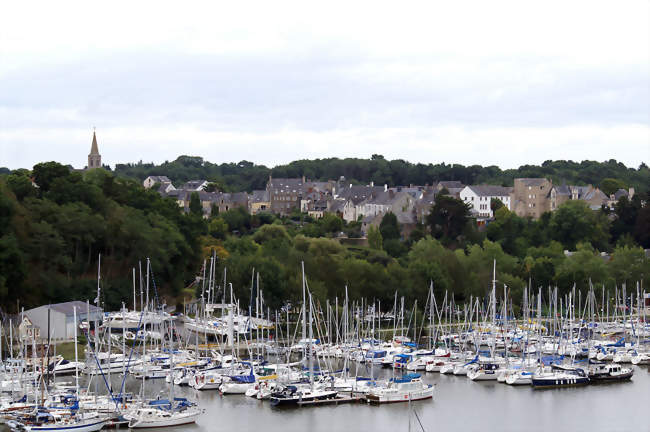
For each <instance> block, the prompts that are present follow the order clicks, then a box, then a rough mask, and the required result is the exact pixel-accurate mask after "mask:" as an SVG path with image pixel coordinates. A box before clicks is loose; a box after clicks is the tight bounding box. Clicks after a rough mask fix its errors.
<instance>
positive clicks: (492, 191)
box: [467, 185, 512, 196]
mask: <svg viewBox="0 0 650 432" xmlns="http://www.w3.org/2000/svg"><path fill="white" fill-rule="evenodd" d="M467 187H468V188H470V189H471V190H472V191H473V192H474V193H475V194H476V195H478V196H508V195H510V192H512V188H510V187H503V186H493V185H476V186H467Z"/></svg>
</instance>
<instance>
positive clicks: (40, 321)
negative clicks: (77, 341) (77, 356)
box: [21, 300, 103, 342]
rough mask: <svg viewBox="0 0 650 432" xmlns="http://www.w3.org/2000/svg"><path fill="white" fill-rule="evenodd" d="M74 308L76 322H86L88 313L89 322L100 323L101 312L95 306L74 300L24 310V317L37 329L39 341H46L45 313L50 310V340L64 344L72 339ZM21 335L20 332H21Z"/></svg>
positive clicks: (46, 325)
mask: <svg viewBox="0 0 650 432" xmlns="http://www.w3.org/2000/svg"><path fill="white" fill-rule="evenodd" d="M74 308H76V309H77V321H78V322H81V321H86V320H88V312H90V322H91V323H92V322H94V321H98V322H100V323H101V322H102V317H103V311H102V309H101V308H99V307H97V306H93V305H90V306H88V305H87V304H86V303H84V302H81V301H78V300H75V301H71V302H65V303H57V304H51V305H44V306H39V307H37V308H34V309H30V310H26V311H25V317H26V318H28V319H29V323H30V324H31V325H32V326H34V327H35V328H37V329H38V331H37V332H36V334H38V335H39V336H40V338H41V340H43V341H45V340H47V328H48V324H47V311H48V309H49V310H50V338H51V340H52V341H56V342H64V341H71V340H73V339H74ZM21 333H22V332H21Z"/></svg>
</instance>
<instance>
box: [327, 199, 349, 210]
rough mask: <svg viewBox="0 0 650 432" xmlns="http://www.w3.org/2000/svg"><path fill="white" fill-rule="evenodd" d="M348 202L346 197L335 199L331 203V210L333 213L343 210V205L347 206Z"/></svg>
mask: <svg viewBox="0 0 650 432" xmlns="http://www.w3.org/2000/svg"><path fill="white" fill-rule="evenodd" d="M346 202H347V200H344V199H335V200H333V201H332V203H331V204H330V209H329V211H330V212H332V213H336V212H342V211H343V207H345V203H346Z"/></svg>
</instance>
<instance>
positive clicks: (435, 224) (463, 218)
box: [427, 195, 470, 243]
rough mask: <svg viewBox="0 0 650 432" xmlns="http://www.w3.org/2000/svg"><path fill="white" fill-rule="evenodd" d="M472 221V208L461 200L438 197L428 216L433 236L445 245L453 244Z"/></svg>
mask: <svg viewBox="0 0 650 432" xmlns="http://www.w3.org/2000/svg"><path fill="white" fill-rule="evenodd" d="M469 220H470V207H469V205H468V204H465V203H464V202H462V201H461V200H459V199H456V198H453V197H450V196H447V195H438V196H436V202H435V204H434V205H433V206H432V207H431V211H430V212H429V214H428V215H427V224H428V225H429V228H430V229H431V234H432V235H433V236H434V237H435V238H437V239H441V240H442V241H443V243H451V242H454V241H456V240H457V238H458V237H459V236H460V235H461V234H462V233H463V230H464V229H465V227H466V226H467V224H468V222H469Z"/></svg>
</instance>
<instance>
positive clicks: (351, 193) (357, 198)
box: [338, 186, 384, 205]
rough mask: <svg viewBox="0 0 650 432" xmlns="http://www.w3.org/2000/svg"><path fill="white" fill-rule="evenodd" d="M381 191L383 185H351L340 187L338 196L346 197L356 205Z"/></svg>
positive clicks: (382, 190)
mask: <svg viewBox="0 0 650 432" xmlns="http://www.w3.org/2000/svg"><path fill="white" fill-rule="evenodd" d="M383 192H384V187H383V186H351V187H347V188H343V189H341V190H340V191H339V193H338V198H344V199H348V200H350V201H352V203H353V204H355V205H356V204H359V203H360V202H362V201H365V200H367V199H369V198H372V197H373V196H376V195H378V194H380V193H383Z"/></svg>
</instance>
